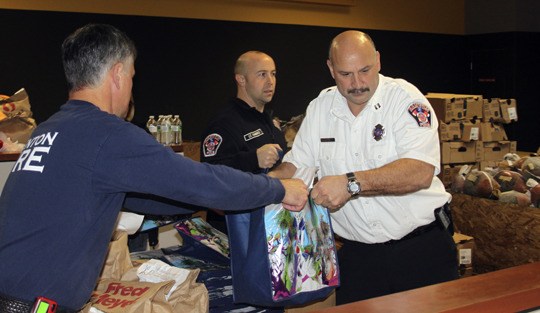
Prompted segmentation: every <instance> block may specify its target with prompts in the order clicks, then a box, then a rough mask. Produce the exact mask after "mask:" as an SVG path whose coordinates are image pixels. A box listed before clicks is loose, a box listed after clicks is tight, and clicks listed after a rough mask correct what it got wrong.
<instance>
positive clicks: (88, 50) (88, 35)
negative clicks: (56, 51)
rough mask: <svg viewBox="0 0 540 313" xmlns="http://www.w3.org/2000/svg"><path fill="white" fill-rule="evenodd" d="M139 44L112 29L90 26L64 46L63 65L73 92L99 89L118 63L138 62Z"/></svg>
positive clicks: (102, 25) (74, 34)
mask: <svg viewBox="0 0 540 313" xmlns="http://www.w3.org/2000/svg"><path fill="white" fill-rule="evenodd" d="M136 57H137V49H136V48H135V44H134V43H133V41H131V39H129V37H128V36H127V35H126V34H124V33H123V32H122V31H120V30H118V29H116V28H115V27H113V26H111V25H106V24H88V25H86V26H83V27H81V28H79V29H77V30H76V31H75V32H73V33H72V34H71V35H69V36H68V37H67V38H66V39H65V40H64V42H63V43H62V63H63V65H64V73H65V75H66V80H67V83H68V88H69V90H70V91H77V90H81V89H83V88H85V87H92V86H96V85H98V84H99V82H101V80H102V79H103V75H104V74H105V73H106V72H107V71H108V70H109V69H110V68H111V67H112V66H113V65H114V64H116V63H118V62H126V61H129V60H131V61H135V58H136Z"/></svg>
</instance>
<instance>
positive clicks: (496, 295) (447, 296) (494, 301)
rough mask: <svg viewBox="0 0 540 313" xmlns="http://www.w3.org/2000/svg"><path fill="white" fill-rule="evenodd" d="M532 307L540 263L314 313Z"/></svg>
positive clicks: (492, 311) (539, 295)
mask: <svg viewBox="0 0 540 313" xmlns="http://www.w3.org/2000/svg"><path fill="white" fill-rule="evenodd" d="M533 308H536V309H537V310H539V311H538V312H540V263H539V262H537V263H531V264H526V265H521V266H516V267H512V268H508V269H504V270H499V271H495V272H490V273H486V274H481V275H476V276H471V277H467V278H461V279H458V280H455V281H451V282H446V283H441V284H436V285H432V286H427V287H423V288H418V289H413V290H408V291H404V292H400V293H395V294H391V295H387V296H383V297H377V298H372V299H368V300H364V301H358V302H354V303H349V304H345V305H340V306H336V307H333V308H327V309H323V310H318V311H314V312H318V313H330V312H332V313H340V312H342V313H350V312H362V313H373V312H381V313H389V312H391V313H404V312H407V313H413V312H414V313H423V312H425V313H434V312H445V313H458V312H459V313H479V312H486V313H487V312H489V313H497V312H505V313H506V312H519V311H523V310H528V309H533ZM535 312H536V311H535Z"/></svg>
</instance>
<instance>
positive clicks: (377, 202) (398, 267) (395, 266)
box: [270, 31, 458, 304]
mask: <svg viewBox="0 0 540 313" xmlns="http://www.w3.org/2000/svg"><path fill="white" fill-rule="evenodd" d="M327 65H328V67H329V69H330V73H331V75H332V77H333V78H334V80H335V81H336V86H335V87H330V88H327V89H325V90H323V91H322V92H321V93H320V95H319V96H318V97H317V98H316V99H314V100H313V101H312V102H311V103H310V105H309V106H308V108H307V111H306V116H305V119H304V121H303V123H302V126H301V127H300V130H299V132H298V134H297V137H296V138H295V141H294V144H293V147H292V150H291V151H290V152H289V153H288V154H287V155H286V156H285V158H284V160H283V161H284V162H283V164H282V165H281V166H280V167H278V168H277V169H276V170H275V171H273V172H271V174H270V175H271V176H275V177H291V176H292V174H293V173H294V171H295V170H296V169H297V168H300V167H310V166H317V167H319V177H320V179H319V182H318V183H317V184H316V185H315V186H314V188H313V190H312V192H311V196H312V197H313V198H314V200H315V202H316V203H319V204H322V205H323V206H325V207H328V208H329V209H331V210H332V226H333V228H334V231H335V233H336V234H337V235H339V236H340V237H342V238H343V241H344V246H343V247H342V249H340V251H339V255H338V257H339V262H340V270H341V287H340V288H339V289H338V292H337V303H338V304H343V303H348V302H353V301H359V300H362V299H367V298H371V297H376V296H381V295H385V294H390V293H394V292H399V291H403V290H408V289H412V288H417V287H422V286H426V285H430V284H434V283H439V282H443V281H447V280H451V279H455V278H457V277H458V271H457V258H456V246H455V244H454V242H453V240H452V237H451V235H450V232H451V231H448V230H447V228H451V227H450V226H451V220H450V217H449V215H448V214H444V213H445V212H447V210H445V209H444V208H443V207H444V206H445V205H446V204H447V203H448V201H449V200H450V198H451V196H450V194H448V193H447V192H446V191H445V189H444V186H443V184H442V183H441V181H440V180H439V179H438V178H437V177H436V175H437V174H438V173H439V171H440V155H439V138H438V133H437V127H438V122H437V118H436V117H435V113H434V112H433V109H432V107H431V105H430V104H429V102H428V101H427V99H426V98H425V97H424V95H423V94H422V93H421V92H420V91H419V90H418V89H417V88H416V87H415V86H413V85H412V84H410V83H408V82H407V81H405V80H402V79H393V78H390V77H385V76H383V75H381V74H379V71H380V68H381V64H380V55H379V52H378V51H377V50H376V48H375V45H374V43H373V41H372V39H371V38H370V37H369V36H368V35H367V34H365V33H362V32H359V31H346V32H343V33H341V34H339V35H338V36H336V37H335V38H334V40H333V41H332V43H331V45H330V49H329V59H328V61H327ZM447 213H448V212H447ZM436 216H437V217H436ZM449 224H450V225H449Z"/></svg>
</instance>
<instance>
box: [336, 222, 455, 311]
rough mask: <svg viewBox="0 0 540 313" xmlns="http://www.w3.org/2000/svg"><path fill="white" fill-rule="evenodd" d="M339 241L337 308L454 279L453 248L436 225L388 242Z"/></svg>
mask: <svg viewBox="0 0 540 313" xmlns="http://www.w3.org/2000/svg"><path fill="white" fill-rule="evenodd" d="M435 223H437V222H435ZM343 241H344V245H343V246H342V248H341V249H340V250H339V251H338V258H339V266H340V282H341V286H340V287H339V288H338V289H337V293H336V302H337V304H338V305H339V304H345V303H349V302H355V301H360V300H364V299H369V298H373V297H378V296H383V295H387V294H391V293H395V292H400V291H405V290H409V289H414V288H419V287H423V286H427V285H432V284H436V283H440V282H444V281H449V280H453V279H456V278H458V260H457V250H456V245H455V243H454V240H453V239H452V236H451V235H450V234H449V233H448V231H446V230H445V229H443V228H442V227H441V226H439V224H436V225H435V227H431V228H429V230H427V231H425V232H423V233H421V234H418V235H415V236H413V237H410V238H407V237H405V238H404V239H402V240H396V241H391V242H388V243H380V244H364V243H360V242H355V241H350V240H345V239H343Z"/></svg>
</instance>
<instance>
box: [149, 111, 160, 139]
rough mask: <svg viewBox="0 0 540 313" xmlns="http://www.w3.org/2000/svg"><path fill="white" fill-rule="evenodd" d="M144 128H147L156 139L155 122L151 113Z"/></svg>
mask: <svg viewBox="0 0 540 313" xmlns="http://www.w3.org/2000/svg"><path fill="white" fill-rule="evenodd" d="M146 129H148V132H149V133H150V134H151V135H152V136H153V137H154V138H156V140H158V130H157V122H156V120H155V119H154V116H153V115H150V116H149V117H148V122H146Z"/></svg>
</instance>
